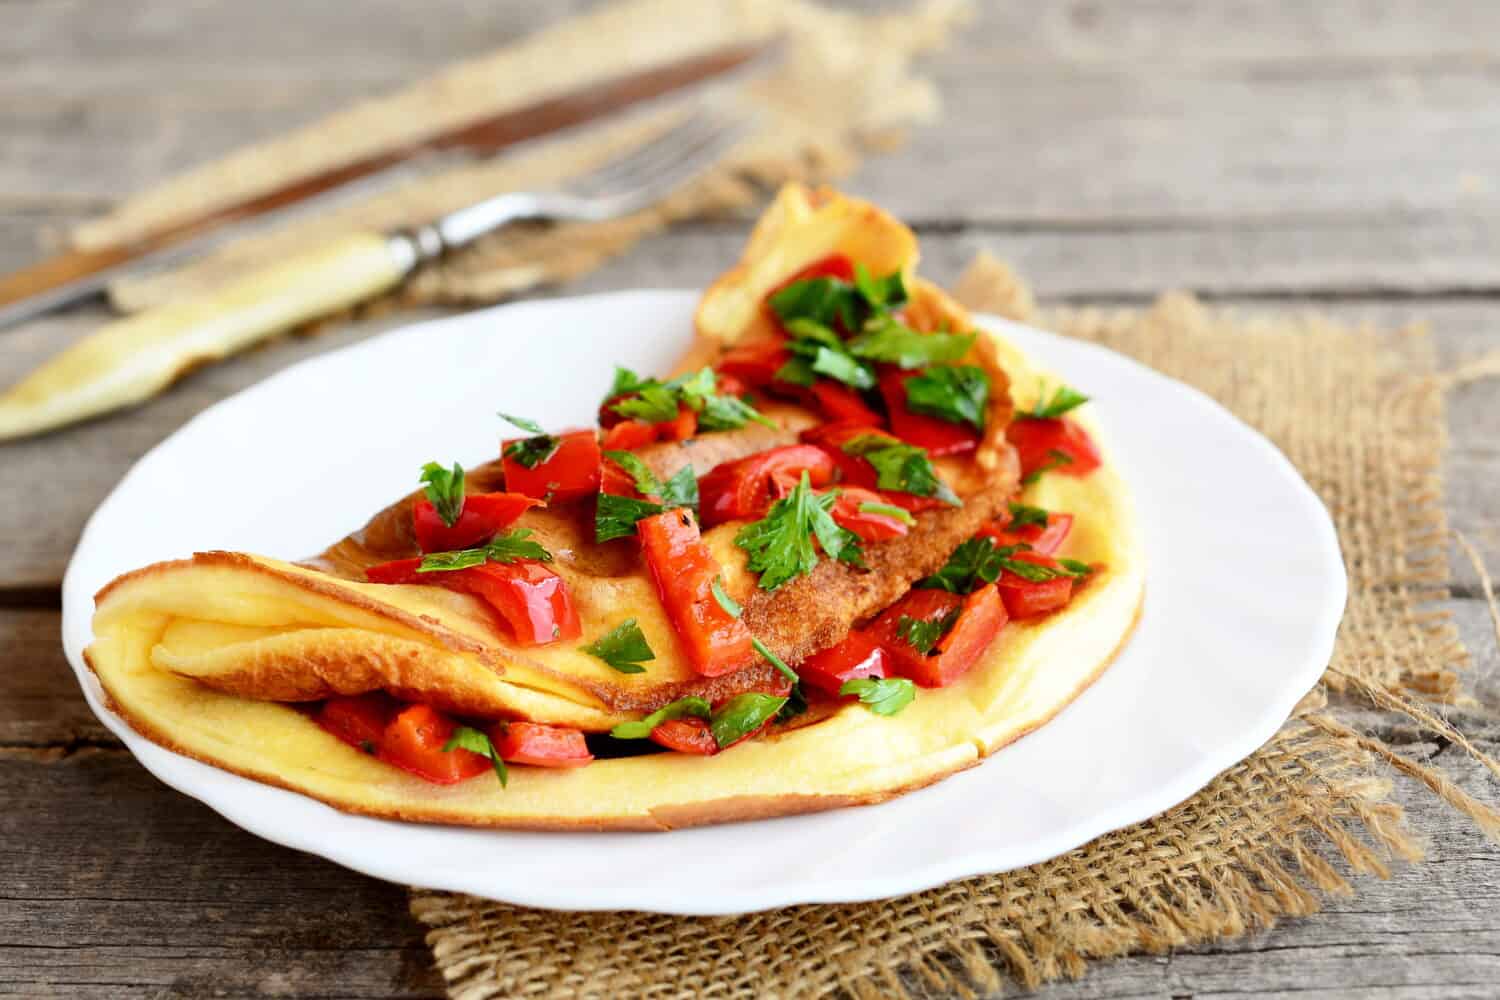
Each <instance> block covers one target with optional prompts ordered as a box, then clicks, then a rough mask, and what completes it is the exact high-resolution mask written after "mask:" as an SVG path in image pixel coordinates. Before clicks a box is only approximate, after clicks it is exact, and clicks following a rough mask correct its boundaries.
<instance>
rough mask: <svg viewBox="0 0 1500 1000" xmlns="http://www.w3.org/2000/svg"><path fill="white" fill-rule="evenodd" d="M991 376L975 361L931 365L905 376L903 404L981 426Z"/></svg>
mask: <svg viewBox="0 0 1500 1000" xmlns="http://www.w3.org/2000/svg"><path fill="white" fill-rule="evenodd" d="M989 401H990V377H989V375H988V374H987V373H986V372H985V370H984V369H983V368H979V367H977V366H975V365H933V366H932V367H931V368H928V369H927V370H926V371H924V372H922V373H921V374H919V375H914V376H912V377H911V378H909V379H907V380H906V405H907V406H909V407H910V408H911V409H912V410H913V411H914V412H916V413H925V414H926V415H928V416H930V417H937V418H938V419H940V420H946V421H948V422H949V423H953V424H973V425H974V427H975V428H976V429H978V430H984V418H985V407H986V406H987V405H988V404H989Z"/></svg>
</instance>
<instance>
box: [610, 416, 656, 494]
mask: <svg viewBox="0 0 1500 1000" xmlns="http://www.w3.org/2000/svg"><path fill="white" fill-rule="evenodd" d="M655 442H656V425H655V424H648V423H646V422H645V421H643V420H621V421H620V422H618V423H616V424H615V425H614V426H613V427H611V428H610V429H609V430H607V431H605V432H604V445H603V448H604V450H605V451H630V450H631V449H632V448H639V447H641V446H642V445H647V444H654V443H655ZM606 492H609V491H606Z"/></svg>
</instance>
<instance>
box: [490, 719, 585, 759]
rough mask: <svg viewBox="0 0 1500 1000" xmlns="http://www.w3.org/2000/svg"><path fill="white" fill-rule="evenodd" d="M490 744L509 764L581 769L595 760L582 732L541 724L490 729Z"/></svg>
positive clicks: (505, 723)
mask: <svg viewBox="0 0 1500 1000" xmlns="http://www.w3.org/2000/svg"><path fill="white" fill-rule="evenodd" d="M490 745H491V746H493V747H494V748H495V752H496V753H497V754H499V755H500V759H501V760H503V761H505V762H506V763H508V764H531V765H534V766H536V767H582V766H583V765H585V764H587V763H589V762H590V761H592V760H593V759H594V755H593V754H591V753H589V747H588V744H587V743H586V742H584V739H583V733H581V732H579V731H578V730H577V729H569V728H568V727H567V726H546V725H542V724H541V723H539V722H502V723H500V724H499V725H497V726H495V728H494V729H492V730H490Z"/></svg>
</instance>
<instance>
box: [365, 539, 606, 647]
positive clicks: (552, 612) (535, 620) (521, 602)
mask: <svg viewBox="0 0 1500 1000" xmlns="http://www.w3.org/2000/svg"><path fill="white" fill-rule="evenodd" d="M421 564H422V560H420V559H397V560H395V561H393V562H388V563H381V564H380V565H378V566H371V567H370V568H368V569H366V570H365V578H366V579H368V580H369V581H370V582H371V583H418V584H425V585H427V586H430V587H447V588H448V589H449V590H457V591H462V592H463V593H466V594H473V595H474V596H475V597H478V598H479V599H481V600H482V601H484V602H485V603H486V604H488V605H489V606H490V607H492V608H494V609H495V610H496V611H497V612H499V614H500V616H501V617H502V618H504V619H505V621H506V624H508V625H509V626H510V630H511V634H512V635H513V636H515V639H516V641H517V642H519V643H521V644H523V645H542V644H543V643H548V642H553V641H559V640H566V639H576V638H578V637H579V636H580V635H582V634H583V626H582V625H581V624H580V622H579V620H578V609H577V608H576V607H574V605H573V595H572V594H571V593H570V592H569V591H568V584H567V581H565V580H564V579H563V578H562V577H560V576H558V575H557V574H556V573H554V572H552V570H550V569H548V568H547V567H546V566H545V565H543V564H542V563H539V562H535V561H533V560H530V559H518V560H516V561H515V562H513V563H496V562H488V563H484V564H483V565H480V566H470V567H468V568H467V569H455V570H444V571H441V572H436V573H418V572H417V567H418V566H420V565H421Z"/></svg>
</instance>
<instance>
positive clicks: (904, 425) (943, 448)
mask: <svg viewBox="0 0 1500 1000" xmlns="http://www.w3.org/2000/svg"><path fill="white" fill-rule="evenodd" d="M917 374H919V373H918V372H907V371H902V370H900V369H898V368H891V369H888V370H887V371H885V372H884V373H883V374H881V376H880V395H881V397H882V398H883V399H884V400H885V408H886V412H887V413H888V414H890V418H891V432H892V433H894V434H895V435H896V436H897V437H898V438H900V439H901V440H903V441H905V442H906V443H907V444H914V445H916V446H917V447H918V448H925V449H927V453H928V454H929V455H931V456H933V457H934V458H936V457H938V456H939V455H961V454H963V453H964V452H969V451H973V450H974V449H975V448H977V447H979V432H978V431H976V430H974V428H972V427H970V426H969V425H968V424H954V423H949V422H948V421H946V420H941V419H939V418H938V417H929V416H928V415H927V414H925V413H916V412H913V411H912V410H911V409H910V408H909V407H908V406H907V405H906V380H907V379H909V378H912V377H914V376H915V375H917Z"/></svg>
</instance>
